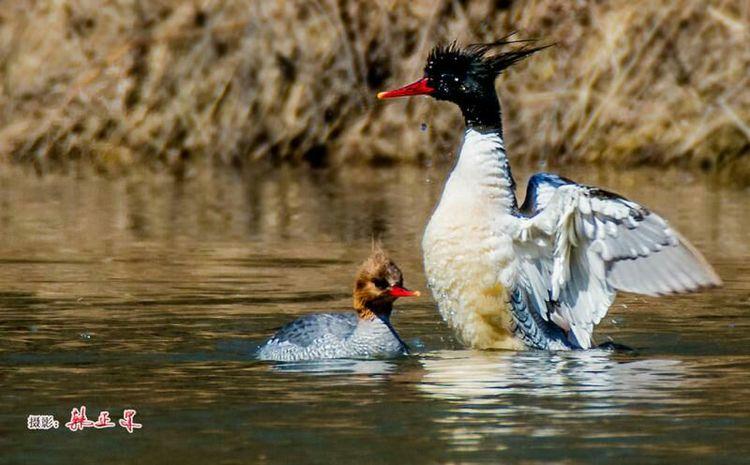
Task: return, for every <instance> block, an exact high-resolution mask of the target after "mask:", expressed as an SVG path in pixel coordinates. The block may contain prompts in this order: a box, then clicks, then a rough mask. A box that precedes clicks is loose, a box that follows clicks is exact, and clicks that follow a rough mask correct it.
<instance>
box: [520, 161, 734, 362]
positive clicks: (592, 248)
mask: <svg viewBox="0 0 750 465" xmlns="http://www.w3.org/2000/svg"><path fill="white" fill-rule="evenodd" d="M521 213H522V214H523V215H524V216H525V217H524V218H522V219H521V220H520V227H519V228H518V231H517V235H516V237H515V241H514V247H515V248H516V251H517V256H519V263H518V269H519V277H518V281H519V285H520V286H521V287H523V288H524V290H525V291H526V294H527V295H530V296H531V300H533V301H534V302H532V303H533V304H534V305H533V307H534V308H535V309H537V311H538V312H539V313H540V314H541V315H542V317H543V318H544V319H546V320H548V321H552V322H553V323H554V324H556V325H557V326H559V327H560V328H562V329H563V330H565V331H566V332H567V333H568V338H569V340H570V341H571V342H572V343H574V344H576V345H578V346H580V347H582V348H589V347H590V346H591V333H592V332H593V328H594V325H596V324H597V323H599V321H600V320H601V319H602V318H603V317H604V315H605V314H606V313H607V309H608V308H609V306H610V305H611V304H612V302H613V301H614V298H615V294H616V291H617V290H621V291H628V292H634V293H638V294H646V295H665V294H673V293H681V292H689V291H694V290H697V289H700V288H702V287H710V286H717V285H719V284H721V280H720V279H719V277H718V275H717V274H716V273H715V272H714V270H713V269H712V268H711V266H710V265H709V264H708V263H707V262H706V260H705V259H704V258H703V256H702V255H701V254H700V253H699V252H698V251H697V250H696V249H695V248H694V247H693V246H692V245H691V244H690V243H689V242H688V241H687V240H685V239H684V238H683V237H682V236H681V235H680V234H679V233H677V232H676V231H675V230H673V229H672V228H671V227H670V226H669V224H667V222H666V221H664V219H662V218H661V217H660V216H659V215H657V214H655V213H652V212H650V211H649V210H647V209H646V208H644V207H643V206H641V205H639V204H637V203H635V202H632V201H630V200H627V199H625V198H623V197H621V196H619V195H617V194H613V193H611V192H607V191H603V190H601V189H597V188H593V187H589V186H584V185H580V184H576V183H574V182H573V181H570V180H568V179H565V178H562V177H560V176H556V175H551V174H546V173H539V174H536V175H534V176H533V177H532V178H531V179H530V180H529V187H528V191H527V194H526V199H525V201H524V204H523V206H522V207H521Z"/></svg>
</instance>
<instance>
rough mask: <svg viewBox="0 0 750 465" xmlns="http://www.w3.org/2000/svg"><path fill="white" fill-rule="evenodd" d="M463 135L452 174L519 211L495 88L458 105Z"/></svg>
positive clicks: (502, 205)
mask: <svg viewBox="0 0 750 465" xmlns="http://www.w3.org/2000/svg"><path fill="white" fill-rule="evenodd" d="M459 107H460V108H461V112H462V113H463V116H464V120H465V122H466V134H465V137H464V142H463V145H462V146H461V151H460V153H459V157H458V161H457V163H456V167H455V168H454V172H457V173H461V174H462V175H463V177H465V179H466V180H467V181H468V182H469V184H471V185H473V186H476V188H477V189H479V190H480V195H481V196H482V197H483V198H486V199H488V200H490V201H492V202H493V203H496V204H497V207H498V208H500V209H502V210H505V211H507V212H509V213H512V212H514V211H516V210H517V209H518V204H517V201H516V193H515V190H516V183H515V180H514V179H513V174H512V173H511V171H510V164H509V163H508V157H507V155H506V152H505V143H504V141H503V125H502V116H501V110H500V100H499V99H498V97H497V92H495V88H494V87H488V89H486V90H485V91H484V92H481V93H477V94H476V95H474V96H471V97H469V98H467V99H465V100H463V101H462V102H460V103H459Z"/></svg>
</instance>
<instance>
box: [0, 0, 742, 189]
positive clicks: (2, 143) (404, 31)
mask: <svg viewBox="0 0 750 465" xmlns="http://www.w3.org/2000/svg"><path fill="white" fill-rule="evenodd" d="M511 30H518V31H520V32H519V36H523V37H536V38H539V39H541V40H542V41H549V42H555V43H557V46H556V47H553V48H551V49H548V50H545V51H544V52H542V53H540V54H538V55H536V56H534V57H533V58H531V59H529V60H528V61H527V62H526V63H522V64H520V65H519V66H517V67H516V68H515V69H512V70H509V71H508V72H507V73H506V75H505V76H504V77H502V78H501V79H500V81H499V86H500V92H501V99H502V102H503V109H504V120H505V127H506V136H507V138H508V145H509V147H510V149H511V153H512V156H514V157H516V158H523V159H526V160H535V161H548V162H552V163H555V162H561V161H564V162H569V161H593V162H597V161H599V162H601V161H604V162H617V163H623V164H639V163H647V164H670V163H682V164H688V165H696V166H702V167H704V168H714V167H731V168H732V169H731V171H730V172H731V173H732V175H733V176H734V177H740V178H742V177H746V178H747V179H750V168H749V167H750V163H748V161H747V159H748V158H749V157H747V154H748V153H749V152H750V91H748V84H750V46H748V44H750V4H749V3H748V2H746V1H744V0H715V1H705V0H677V1H667V0H636V1H632V0H630V1H627V0H615V1H610V2H594V1H591V2H584V1H578V2H560V1H555V0H536V1H535V0H529V1H523V2H522V1H515V2H514V1H508V0H505V1H503V0H499V1H488V0H475V1H455V0H438V1H429V0H410V1H408V2H402V1H398V0H391V1H387V0H380V1H377V2H367V1H364V0H313V1H308V0H286V1H271V0H254V1H252V0H248V1H239V0H235V1H218V0H195V1H178V0H171V1H170V0H149V1H139V0H61V1H57V2H41V1H39V2H28V1H27V0H6V1H5V2H3V8H2V9H1V10H0V77H1V78H2V79H1V81H0V156H2V158H3V159H4V160H13V161H30V162H33V163H34V164H35V165H36V166H38V167H39V168H40V169H42V170H44V169H47V168H48V167H49V166H54V165H65V164H66V163H67V162H68V161H70V160H85V161H90V162H92V163H93V164H94V165H95V166H97V167H99V168H102V169H104V170H119V169H121V168H123V167H128V166H131V165H139V164H152V165H154V166H172V167H181V166H184V164H185V162H186V161H189V160H218V161H221V162H225V163H234V162H245V161H248V160H258V159H272V160H307V161H309V162H310V163H312V164H322V163H329V164H334V165H335V164H341V163H359V162H390V161H407V162H420V163H431V162H437V161H441V160H446V159H449V158H451V156H452V152H453V150H454V147H455V144H456V142H457V138H458V137H460V128H461V125H462V123H461V119H460V116H459V114H458V111H457V110H456V109H454V108H451V107H449V106H447V104H445V103H438V102H434V101H431V100H429V99H425V98H422V99H412V100H411V101H400V102H388V103H382V102H378V101H377V100H375V97H374V96H375V93H376V92H377V91H379V90H383V89H384V88H388V87H393V86H395V85H400V84H402V83H406V82H408V81H410V80H413V79H414V78H416V77H419V76H420V74H421V68H422V65H423V62H424V59H425V57H426V55H427V52H428V51H429V49H430V48H431V47H432V46H433V44H435V43H436V42H439V41H446V40H451V39H454V38H457V39H458V40H459V41H460V42H473V41H483V40H491V39H493V38H496V37H498V36H500V35H503V34H506V33H507V32H508V31H511ZM743 170H744V171H743Z"/></svg>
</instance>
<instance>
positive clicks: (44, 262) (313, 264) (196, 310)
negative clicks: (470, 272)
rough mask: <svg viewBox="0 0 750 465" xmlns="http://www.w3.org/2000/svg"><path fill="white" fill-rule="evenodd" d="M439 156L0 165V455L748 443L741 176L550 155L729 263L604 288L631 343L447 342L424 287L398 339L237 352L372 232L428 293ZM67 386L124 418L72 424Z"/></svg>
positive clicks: (677, 452) (327, 301) (222, 456)
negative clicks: (647, 283)
mask: <svg viewBox="0 0 750 465" xmlns="http://www.w3.org/2000/svg"><path fill="white" fill-rule="evenodd" d="M445 171H446V170H445V169H444V168H441V169H431V170H419V169H414V168H402V169H361V170H360V169H347V170H344V171H338V172H328V171H318V172H311V171H309V170H302V169H300V170H297V169H292V168H283V169H276V170H273V171H265V170H258V172H257V173H246V174H237V173H225V172H222V173H212V174H201V175H199V176H195V177H189V178H188V179H187V180H184V181H181V182H178V181H175V180H173V179H172V178H169V177H166V176H156V175H148V176H132V177H129V178H127V179H124V180H107V179H103V178H99V177H95V176H81V177H76V176H72V175H70V176H59V175H49V176H46V177H43V178H37V177H35V176H33V175H30V174H28V173H25V172H17V171H10V172H6V173H4V174H2V175H0V238H2V240H0V336H1V337H0V462H2V463H35V464H44V463H63V459H67V460H71V461H72V460H75V461H77V462H78V463H94V462H105V461H106V462H112V463H121V462H125V461H128V460H129V461H131V462H133V463H142V464H150V463H160V464H161V463H181V464H184V465H187V464H193V463H206V462H208V463H217V464H223V463H280V464H281V463H283V464H306V463H321V464H327V463H518V464H539V463H559V464H579V463H580V464H601V463H615V464H616V463H634V464H648V463H675V464H686V463H687V464H690V463H702V464H709V463H717V464H719V463H720V464H734V463H736V464H741V463H742V464H744V463H750V458H748V457H750V405H749V403H748V399H750V335H749V334H748V333H749V331H750V265H748V260H749V259H750V235H749V234H748V228H750V217H749V216H748V206H749V205H750V203H749V202H748V201H749V200H750V193H748V191H739V190H736V189H731V188H725V187H722V186H720V185H717V184H716V183H711V182H709V181H707V180H705V179H703V178H701V177H699V176H694V175H688V174H685V173H681V172H668V173H664V172H657V171H627V172H622V171H603V172H602V171H581V170H573V169H569V170H567V171H564V174H567V175H568V176H571V177H574V178H575V179H577V180H579V181H582V182H587V183H591V184H597V185H601V186H603V187H607V188H609V189H611V190H615V191H618V192H620V193H621V194H624V195H627V196H630V197H632V198H633V199H634V200H638V201H641V202H643V203H645V204H646V205H648V206H650V207H651V208H652V209H653V210H655V211H657V212H659V213H661V214H663V215H665V216H666V217H667V218H668V219H669V220H670V221H671V222H672V223H673V224H674V225H675V226H676V227H677V228H678V229H679V230H680V231H682V232H683V233H684V234H685V235H686V236H687V237H688V238H689V239H691V240H692V241H693V242H694V243H695V245H696V246H697V247H698V248H700V249H701V250H702V251H704V253H705V254H706V256H707V258H708V259H709V261H710V262H712V263H713V264H715V266H716V268H717V270H718V272H719V274H720V275H721V276H722V278H723V279H724V281H725V286H724V288H722V289H719V290H714V291H710V292H705V293H702V294H698V295H691V296H680V297H670V298H661V299H652V298H643V297H639V296H633V295H621V296H620V297H619V298H618V300H617V302H616V304H615V305H614V307H613V308H612V309H611V310H610V313H609V314H608V316H607V317H606V319H605V320H604V322H603V324H602V325H601V326H600V327H599V328H598V332H597V334H598V340H599V341H600V342H601V341H606V340H609V339H612V340H615V341H617V342H620V343H623V344H627V345H629V346H632V347H635V348H637V349H638V351H637V352H636V353H635V354H611V353H607V352H601V351H590V352H581V353H559V354H556V353H540V352H526V353H513V352H476V351H470V350H465V349H462V348H461V347H460V346H459V345H457V344H456V343H455V342H454V341H453V339H452V338H451V337H450V334H449V333H448V331H447V330H446V328H445V326H444V325H443V323H442V321H441V320H440V318H439V316H438V315H437V312H436V311H435V306H434V303H433V302H432V300H431V299H430V298H429V297H422V298H421V299H418V300H408V299H404V300H402V301H400V302H399V303H398V305H397V312H396V315H395V318H394V323H395V326H396V327H397V328H398V329H399V331H400V333H401V335H402V336H403V338H404V339H405V340H407V341H408V342H409V343H410V344H411V345H412V346H413V347H415V348H416V351H415V352H416V353H415V354H414V355H412V356H409V357H405V358H402V359H398V360H373V361H352V360H342V361H335V362H326V363H308V364H272V363H261V362H258V361H255V360H253V357H252V354H253V351H254V350H255V348H256V347H257V345H258V344H259V343H260V342H261V341H262V340H263V339H264V338H265V337H267V336H269V335H270V334H271V333H272V332H273V329H274V328H277V327H278V326H280V325H281V324H283V323H284V322H286V321H289V320H290V319H293V318H294V317H296V316H299V315H302V314H305V313H309V312H316V311H327V310H346V309H347V308H349V305H350V288H351V285H352V278H353V277H352V274H353V272H354V270H355V268H356V266H357V264H358V262H359V261H361V260H362V259H363V258H365V256H366V255H367V253H368V251H369V247H370V240H371V236H372V234H373V233H377V234H380V235H381V236H382V238H383V241H384V243H385V245H386V247H387V248H388V249H389V250H390V251H391V252H392V255H393V258H394V259H395V260H396V262H397V263H398V264H399V265H400V266H401V268H402V269H403V271H404V274H405V278H406V284H407V285H408V286H410V287H414V288H416V289H422V290H425V281H424V277H423V275H422V269H421V256H420V247H419V242H420V238H421V234H422V230H423V228H424V225H425V223H426V219H427V217H428V216H429V213H430V211H431V209H432V208H433V205H434V204H435V202H436V200H437V197H438V196H439V192H440V188H441V185H442V180H443V178H444V176H445ZM517 175H518V177H519V178H520V180H521V181H522V182H521V183H522V184H523V181H524V180H525V179H526V177H527V175H528V173H526V172H523V171H519V172H518V173H517ZM81 405H85V406H86V408H87V415H88V418H89V419H92V420H96V419H97V416H98V413H99V412H100V411H102V410H107V411H109V412H111V416H112V418H113V419H114V420H115V421H117V419H118V418H120V417H121V416H122V411H123V410H124V409H126V408H133V409H136V410H137V414H136V417H135V420H136V421H137V422H140V423H141V424H142V425H143V427H142V429H140V430H136V431H135V432H134V433H133V434H128V433H127V432H126V431H125V429H123V428H121V427H119V426H118V427H115V428H111V429H94V428H90V429H86V430H85V431H82V432H81V431H79V432H71V431H69V430H68V429H66V428H65V426H64V423H65V422H67V421H68V420H69V419H70V414H71V409H72V408H74V407H80V406H81ZM29 414H51V415H54V416H55V419H57V420H58V421H59V422H60V423H59V428H58V429H52V430H46V431H30V430H28V429H27V416H28V415H29Z"/></svg>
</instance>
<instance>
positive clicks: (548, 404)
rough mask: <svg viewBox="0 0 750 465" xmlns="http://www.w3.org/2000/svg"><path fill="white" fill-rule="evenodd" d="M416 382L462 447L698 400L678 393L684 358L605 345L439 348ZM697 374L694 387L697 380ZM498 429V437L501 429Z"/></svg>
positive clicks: (557, 433) (557, 432) (549, 433)
mask: <svg viewBox="0 0 750 465" xmlns="http://www.w3.org/2000/svg"><path fill="white" fill-rule="evenodd" d="M420 362H421V365H422V368H423V370H424V372H423V374H422V376H421V378H420V380H419V381H418V382H417V383H416V386H417V389H418V390H419V391H420V392H421V393H422V394H424V395H426V396H428V397H429V398H432V399H435V400H440V401H443V405H444V406H445V407H444V410H443V411H442V412H441V414H440V415H438V416H437V417H436V418H435V421H436V423H438V424H439V425H440V428H441V430H442V432H443V434H444V435H445V436H446V438H447V440H448V441H449V442H450V443H452V445H453V446H454V447H456V448H458V449H463V448H468V449H472V450H474V449H476V448H480V447H485V446H487V445H488V444H489V443H493V442H494V445H493V446H492V447H500V448H503V447H504V443H505V442H506V439H501V438H502V437H506V438H508V440H510V439H509V436H512V435H523V436H534V437H562V436H565V434H569V431H568V432H567V433H566V431H567V430H568V429H569V428H570V425H573V424H578V425H580V424H581V422H584V423H586V422H587V421H590V422H591V423H592V429H590V430H586V431H584V432H582V434H583V435H589V434H596V431H597V429H596V428H593V424H595V423H596V422H598V421H602V420H601V419H602V418H603V417H612V416H617V415H630V416H632V415H635V416H636V417H639V415H641V414H643V413H646V411H648V412H651V414H653V412H654V408H656V409H657V410H656V411H659V412H663V413H660V414H665V415H666V414H668V411H669V410H670V408H674V407H675V406H678V408H679V406H682V405H684V404H688V403H691V402H694V401H695V399H685V398H680V397H679V396H677V395H676V392H679V390H678V389H677V388H680V387H682V388H684V383H686V379H687V375H688V371H689V369H688V367H686V365H685V364H683V363H682V362H681V361H678V360H667V359H633V358H625V359H623V358H619V356H615V355H613V354H611V353H609V352H604V351H596V350H592V351H581V352H568V353H543V352H522V353H513V352H477V351H469V350H459V351H438V352H433V353H430V354H428V355H425V356H424V357H422V358H421V360H420ZM695 382H696V378H694V377H693V378H691V381H690V383H691V386H690V387H691V388H695V387H697V386H696V385H695V384H694V383H695ZM498 436H499V437H498Z"/></svg>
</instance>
